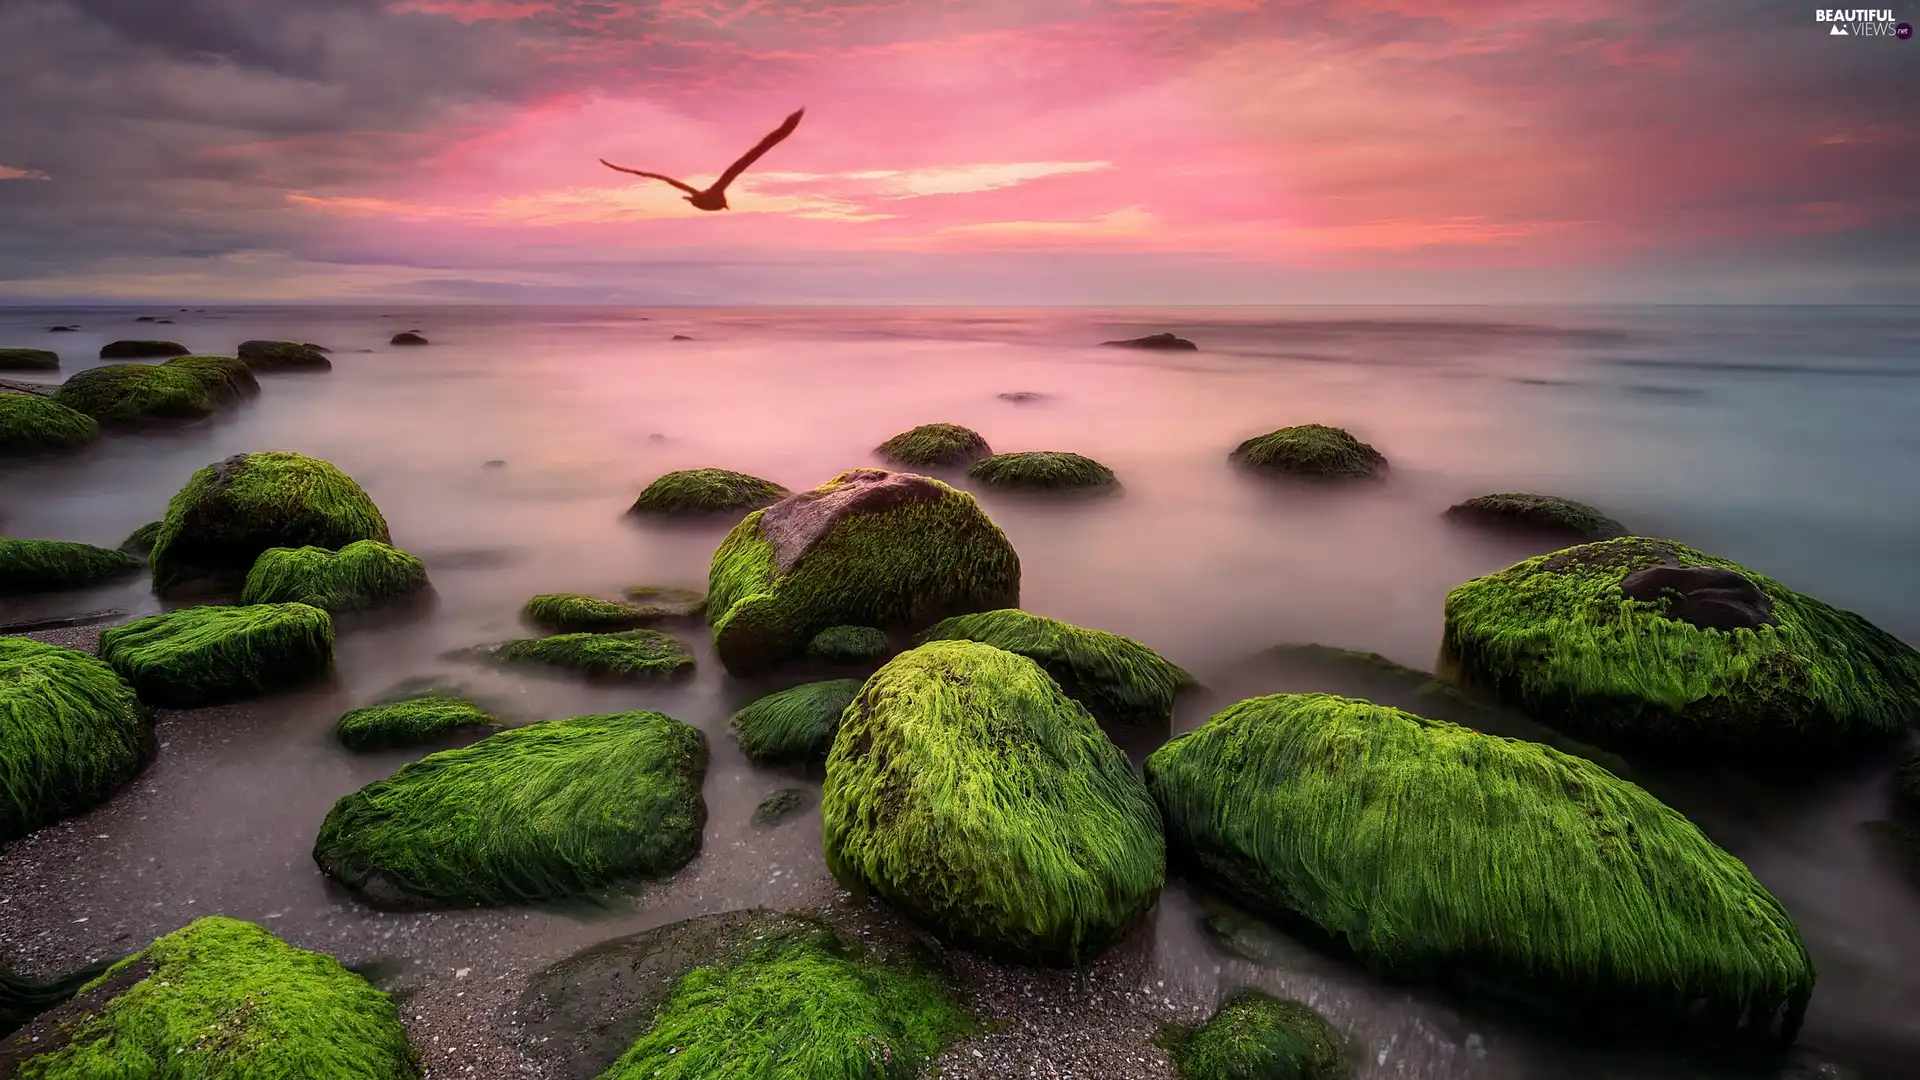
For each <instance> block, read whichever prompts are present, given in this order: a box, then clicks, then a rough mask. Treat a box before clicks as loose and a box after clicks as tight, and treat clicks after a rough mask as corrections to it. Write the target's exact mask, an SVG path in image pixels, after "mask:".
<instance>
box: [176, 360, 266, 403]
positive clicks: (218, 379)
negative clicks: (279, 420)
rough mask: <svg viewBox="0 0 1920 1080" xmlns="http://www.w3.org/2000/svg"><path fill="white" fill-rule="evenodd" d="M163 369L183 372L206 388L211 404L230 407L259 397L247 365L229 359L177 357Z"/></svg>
mask: <svg viewBox="0 0 1920 1080" xmlns="http://www.w3.org/2000/svg"><path fill="white" fill-rule="evenodd" d="M161 366H162V367H166V368H172V369H174V370H176V371H184V372H187V373H188V374H190V375H192V376H193V377H194V378H196V379H198V380H200V385H202V386H204V387H206V390H207V400H208V401H209V402H211V403H212V404H213V405H215V406H216V407H217V406H223V405H233V404H236V403H238V402H241V401H244V400H246V399H247V398H252V397H259V396H260V380H259V379H256V378H254V377H253V370H252V369H251V368H249V367H247V365H246V362H245V361H243V360H240V359H238V358H236V357H232V356H176V357H174V358H173V359H171V360H169V361H167V362H166V363H165V364H162V365H161Z"/></svg>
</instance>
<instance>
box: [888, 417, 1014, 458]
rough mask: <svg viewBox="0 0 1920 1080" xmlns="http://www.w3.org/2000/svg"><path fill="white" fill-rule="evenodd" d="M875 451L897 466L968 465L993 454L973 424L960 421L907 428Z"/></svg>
mask: <svg viewBox="0 0 1920 1080" xmlns="http://www.w3.org/2000/svg"><path fill="white" fill-rule="evenodd" d="M873 452H874V453H876V454H878V455H880V457H882V458H883V459H885V460H887V461H890V462H892V463H894V464H895V465H906V466H909V467H912V468H921V469H924V468H931V467H934V466H939V465H948V466H952V465H965V464H967V463H968V462H971V461H973V460H975V459H977V458H983V457H987V456H989V455H991V454H992V453H993V447H991V446H988V445H987V440H986V439H985V438H983V437H982V436H981V434H980V433H979V432H977V431H975V430H973V429H972V428H970V427H963V426H962V425H960V424H921V425H920V426H919V427H917V428H912V429H910V430H907V431H903V432H901V433H900V434H898V435H895V436H894V437H893V438H891V439H888V440H887V441H886V442H883V443H881V444H880V445H879V446H876V447H874V449H873Z"/></svg>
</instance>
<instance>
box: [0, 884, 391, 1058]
mask: <svg viewBox="0 0 1920 1080" xmlns="http://www.w3.org/2000/svg"><path fill="white" fill-rule="evenodd" d="M56 1018H57V1022H56ZM8 1062H18V1063H20V1064H19V1073H18V1075H19V1076H20V1077H21V1080H105V1078H108V1077H113V1078H116V1080H201V1078H205V1080H215V1078H219V1080H241V1078H247V1080H270V1078H271V1080H294V1078H296V1077H301V1078H314V1080H318V1078H320V1077H326V1078H328V1080H415V1078H417V1077H418V1076H420V1065H419V1062H418V1059H417V1058H416V1056H415V1054H414V1051H413V1048H412V1047H411V1046H410V1045H408V1043H407V1033H406V1029H405V1028H403V1027H401V1025H400V1016H399V1013H398V1011H397V1010H396V1009H395V1008H394V1004H393V1001H392V1000H391V999H390V998H388V997H387V995H386V994H383V993H381V992H380V991H378V990H375V989H374V988H373V987H372V986H369V985H368V984H367V982H366V980H365V979H362V978H361V977H360V976H358V975H355V974H354V973H352V972H350V971H348V970H347V969H346V968H343V967H341V966H340V963H339V961H337V960H335V959H334V958H333V957H331V956H327V955H325V954H323V953H314V952H307V951H306V950H304V949H296V948H294V947H293V946H291V945H288V944H287V943H286V942H284V941H281V940H280V939H279V938H277V937H274V936H273V935H272V934H269V933H268V932H267V931H265V930H263V929H261V928H260V927H258V926H255V925H254V924H252V923H246V922H240V921H238V920H236V919H228V918H220V917H214V918H206V919H200V920H198V921H196V922H193V923H190V924H188V925H187V926H186V927H185V928H184V929H180V930H176V931H174V932H173V933H171V934H168V935H166V936H165V937H162V938H160V939H158V940H156V941H155V942H154V943H153V944H151V945H149V946H147V947H146V948H145V949H144V950H142V951H140V952H138V953H135V954H134V955H132V956H130V957H128V958H126V959H125V960H122V961H120V962H119V963H117V964H115V965H113V966H112V967H111V968H109V969H108V970H107V973H106V974H105V975H104V976H102V977H101V978H99V979H98V980H96V981H94V982H93V983H91V984H89V985H88V986H86V987H84V988H82V989H81V991H80V992H79V994H78V995H77V996H75V997H74V998H73V1000H71V1001H69V1002H68V1003H67V1004H65V1005H64V1006H62V1007H60V1008H59V1009H57V1010H55V1011H54V1012H50V1013H47V1014H46V1015H45V1016H43V1017H42V1018H41V1020H40V1021H38V1022H36V1023H34V1024H30V1025H28V1026H27V1027H26V1028H24V1029H22V1030H21V1031H19V1032H18V1033H16V1034H15V1035H14V1036H13V1037H12V1038H10V1039H8V1040H7V1041H5V1042H0V1066H4V1065H5V1064H6V1063H8ZM9 1075H13V1074H12V1073H9Z"/></svg>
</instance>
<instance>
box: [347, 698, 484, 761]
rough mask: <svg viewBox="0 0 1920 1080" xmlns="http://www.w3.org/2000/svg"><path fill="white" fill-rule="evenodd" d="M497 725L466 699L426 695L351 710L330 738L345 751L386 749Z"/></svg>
mask: <svg viewBox="0 0 1920 1080" xmlns="http://www.w3.org/2000/svg"><path fill="white" fill-rule="evenodd" d="M499 726H501V725H500V721H499V719H498V718H497V717H495V716H494V715H493V714H492V713H489V712H488V711H487V710H486V708H485V707H483V706H481V705H478V704H476V703H474V702H471V701H468V700H467V699H466V698H463V697H456V696H454V695H452V694H427V695H424V696H421V697H415V698H407V699H405V700H403V701H395V702H390V703H388V704H385V705H369V706H367V707H366V708H362V709H353V710H351V711H349V712H347V713H345V714H343V715H342V716H341V717H340V719H339V720H338V721H337V722H336V723H335V724H334V726H333V737H334V738H336V739H338V740H339V741H340V745H342V746H344V747H346V748H347V749H349V750H361V751H364V750H387V749H393V748H398V747H407V746H418V745H420V744H421V743H426V742H432V741H433V740H435V739H441V738H445V737H446V736H448V735H454V734H463V733H468V732H474V731H480V730H484V729H487V728H495V727H499Z"/></svg>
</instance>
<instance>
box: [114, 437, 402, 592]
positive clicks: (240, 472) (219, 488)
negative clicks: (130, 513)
mask: <svg viewBox="0 0 1920 1080" xmlns="http://www.w3.org/2000/svg"><path fill="white" fill-rule="evenodd" d="M357 540H377V541H379V542H380V543H382V544H385V543H389V542H391V540H392V537H390V536H389V535H388V533H387V519H386V518H384V517H382V516H381V514H380V508H379V507H377V506H375V505H374V504H373V500H372V499H370V498H368V497H367V493H366V492H365V491H364V490H362V489H361V487H360V485H359V484H356V483H354V481H353V478H352V477H350V476H348V475H347V474H346V473H343V472H341V471H340V470H339V469H337V468H335V467H334V466H332V465H330V464H328V463H327V462H324V461H321V460H319V459H317V458H310V457H307V456H306V455H304V454H294V453H288V452H285V451H270V452H266V453H256V454H235V455H234V456H232V457H230V458H227V459H226V460H224V461H221V462H218V463H216V464H213V465H209V466H207V467H206V468H204V469H201V470H199V471H198V472H195V473H194V474H193V476H192V478H191V479H189V480H188V481H187V484H186V486H185V487H183V488H181V489H180V491H179V492H178V493H177V494H175V495H174V497H173V498H172V500H171V501H169V502H168V503H167V514H166V517H164V518H162V519H161V522H160V532H159V534H158V535H157V536H155V537H154V543H153V551H152V553H151V555H150V556H149V557H148V562H149V563H150V564H151V565H152V567H153V584H154V588H156V589H159V590H162V591H164V590H166V589H167V588H169V587H171V586H172V585H174V584H176V583H178V582H179V581H181V580H183V579H185V578H188V577H193V576H196V575H199V574H207V573H225V574H232V575H236V576H237V575H240V574H244V573H245V572H247V571H248V570H250V569H251V568H252V566H253V564H254V562H255V560H257V559H258V558H259V557H260V554H261V553H262V552H264V551H266V550H267V549H268V548H276V547H285V548H300V547H321V548H327V549H329V550H338V549H340V548H343V547H346V546H347V545H348V544H351V543H353V542H355V541H357Z"/></svg>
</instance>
